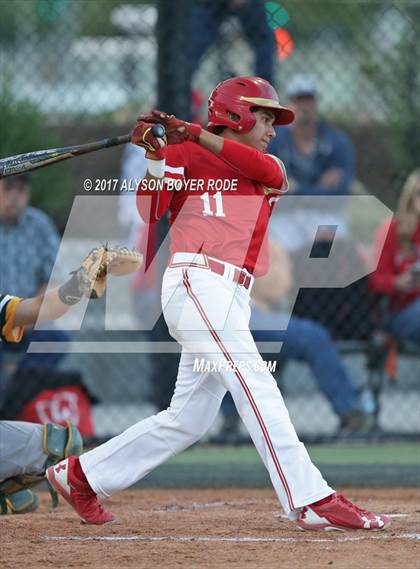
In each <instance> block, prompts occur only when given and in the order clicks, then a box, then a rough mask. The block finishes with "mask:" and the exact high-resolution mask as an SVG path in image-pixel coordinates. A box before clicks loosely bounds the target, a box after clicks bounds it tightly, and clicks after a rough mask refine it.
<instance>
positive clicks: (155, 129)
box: [152, 124, 166, 138]
mask: <svg viewBox="0 0 420 569" xmlns="http://www.w3.org/2000/svg"><path fill="white" fill-rule="evenodd" d="M152 134H153V136H156V137H157V138H163V137H164V136H165V134H166V131H165V127H164V126H163V124H154V125H153V126H152Z"/></svg>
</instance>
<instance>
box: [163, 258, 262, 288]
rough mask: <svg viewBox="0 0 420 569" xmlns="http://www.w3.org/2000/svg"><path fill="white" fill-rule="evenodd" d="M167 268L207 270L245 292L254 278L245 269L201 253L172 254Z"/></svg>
mask: <svg viewBox="0 0 420 569" xmlns="http://www.w3.org/2000/svg"><path fill="white" fill-rule="evenodd" d="M168 266H169V267H170V268H175V267H194V268H196V269H207V270H208V271H211V272H212V273H217V274H218V275H221V276H222V277H226V278H228V279H229V280H231V281H233V282H234V283H237V284H238V285H239V286H243V287H244V288H245V289H246V290H248V289H249V287H250V286H251V284H252V283H253V281H254V277H253V276H252V275H251V274H250V273H249V272H248V271H247V270H246V269H241V268H239V267H236V266H235V265H232V264H231V263H226V262H224V261H220V260H219V259H215V258H214V257H208V256H207V255H204V254H201V253H174V254H173V255H172V257H171V260H170V262H169V265H168Z"/></svg>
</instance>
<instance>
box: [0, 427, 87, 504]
mask: <svg viewBox="0 0 420 569" xmlns="http://www.w3.org/2000/svg"><path fill="white" fill-rule="evenodd" d="M82 450H83V440H82V437H81V435H80V433H79V431H78V429H77V427H75V426H74V425H72V424H71V423H70V422H68V423H67V426H66V427H60V426H58V425H54V424H52V423H47V424H46V425H44V431H43V437H42V448H40V449H39V452H40V454H41V453H42V454H44V455H47V459H46V460H45V462H44V465H43V468H42V471H41V472H38V473H35V474H18V475H17V476H13V477H12V478H8V479H6V480H4V481H3V482H0V506H1V513H2V514H7V513H23V512H28V511H33V510H34V509H36V506H37V505H38V499H37V498H36V497H35V496H34V495H33V494H32V492H30V490H29V488H31V487H32V486H36V485H37V484H40V483H41V482H43V481H45V472H46V470H47V468H49V467H50V466H52V465H54V464H56V463H57V462H60V460H63V459H64V458H67V457H69V456H73V455H76V456H79V455H80V453H81V452H82ZM48 489H49V491H50V494H51V498H52V502H53V507H56V506H57V505H58V495H57V493H56V492H55V490H53V488H52V487H51V486H50V485H49V484H48ZM31 503H32V505H33V506H34V507H32V508H31V507H30V505H31Z"/></svg>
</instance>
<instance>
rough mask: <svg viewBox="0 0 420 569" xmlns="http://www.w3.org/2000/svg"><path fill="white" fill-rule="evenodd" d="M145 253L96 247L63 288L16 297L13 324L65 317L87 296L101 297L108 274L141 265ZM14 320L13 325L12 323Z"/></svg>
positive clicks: (11, 312) (16, 325)
mask: <svg viewBox="0 0 420 569" xmlns="http://www.w3.org/2000/svg"><path fill="white" fill-rule="evenodd" d="M142 263H143V256H142V255H141V254H140V253H139V252H138V251H136V250H135V249H132V250H130V249H127V248H126V247H110V248H107V247H98V248H96V249H92V251H90V253H89V254H88V255H87V256H86V257H85V259H84V260H83V262H82V264H81V265H80V267H79V268H78V269H76V270H75V271H73V272H72V273H71V275H72V276H71V278H70V279H69V280H68V281H67V282H66V283H64V284H63V285H62V286H61V287H55V288H52V289H50V290H47V292H46V293H45V294H43V295H40V296H37V297H34V298H26V299H23V300H21V299H16V300H17V302H16V303H15V305H14V306H13V310H10V313H9V318H10V319H11V322H10V326H11V327H12V328H19V327H22V326H27V325H29V324H35V322H45V321H48V320H57V318H61V316H63V315H64V314H65V313H66V312H67V311H68V310H69V309H70V307H71V306H73V305H74V304H77V303H78V302H79V301H80V300H81V298H82V297H83V296H85V297H88V298H100V297H101V296H102V295H103V294H104V292H105V288H106V276H107V274H111V275H114V276H124V275H128V274H130V273H132V272H134V271H136V270H137V269H139V268H140V267H141V265H142ZM12 323H13V326H12Z"/></svg>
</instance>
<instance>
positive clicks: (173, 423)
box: [80, 352, 226, 497]
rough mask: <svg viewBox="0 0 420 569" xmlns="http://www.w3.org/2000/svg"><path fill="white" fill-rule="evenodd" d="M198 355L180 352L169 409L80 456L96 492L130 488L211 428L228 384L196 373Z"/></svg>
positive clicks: (104, 492)
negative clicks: (194, 368) (193, 370)
mask: <svg viewBox="0 0 420 569" xmlns="http://www.w3.org/2000/svg"><path fill="white" fill-rule="evenodd" d="M194 359H195V355H194V354H188V353H185V352H183V353H182V355H181V361H180V364H179V370H178V377H177V381H176V385H175V392H174V395H173V397H172V400H171V404H170V406H169V407H168V409H166V410H165V411H161V412H160V413H158V414H157V415H154V416H152V417H148V418H147V419H144V420H143V421H140V422H139V423H136V424H135V425H133V426H132V427H130V428H129V429H127V430H126V431H124V432H123V433H121V434H120V435H118V436H116V437H114V438H112V439H110V440H109V441H107V442H106V443H105V444H103V445H100V446H99V447H97V448H95V449H93V450H91V451H89V452H87V453H85V454H83V455H82V456H81V457H80V463H81V465H82V468H83V472H84V473H85V475H86V477H87V479H88V481H89V484H90V486H91V487H92V488H93V490H94V491H95V492H96V493H97V494H99V495H100V496H102V497H107V496H110V495H111V494H113V493H114V492H117V491H119V490H123V489H125V488H128V487H129V486H131V485H132V484H134V483H135V482H137V481H138V480H140V479H141V478H143V477H144V476H146V474H148V473H149V472H150V471H151V470H153V469H154V468H156V467H157V466H159V465H160V464H162V463H163V462H165V461H166V460H167V459H168V458H170V457H172V456H174V455H175V454H177V453H178V452H180V451H182V450H184V449H185V448H187V447H189V446H190V445H192V444H193V443H195V442H196V441H197V440H198V439H199V438H201V437H202V436H203V435H204V434H205V433H206V432H207V430H208V429H209V428H210V427H211V425H212V424H213V422H214V419H215V417H216V415H217V412H218V410H219V408H220V404H221V402H222V399H223V396H224V394H225V393H226V389H225V388H224V387H223V385H221V384H220V382H219V381H217V380H216V379H215V377H214V376H212V375H211V374H210V373H198V374H197V373H195V374H192V373H191V371H192V366H193V362H194Z"/></svg>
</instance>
